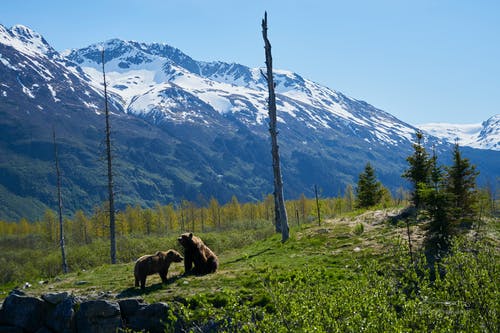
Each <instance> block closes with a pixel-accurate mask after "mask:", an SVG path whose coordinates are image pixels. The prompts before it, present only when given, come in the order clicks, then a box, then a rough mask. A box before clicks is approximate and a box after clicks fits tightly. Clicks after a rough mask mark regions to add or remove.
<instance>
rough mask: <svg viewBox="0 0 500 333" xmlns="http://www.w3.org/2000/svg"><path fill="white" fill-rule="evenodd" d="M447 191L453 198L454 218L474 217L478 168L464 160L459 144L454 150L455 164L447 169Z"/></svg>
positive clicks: (456, 144)
mask: <svg viewBox="0 0 500 333" xmlns="http://www.w3.org/2000/svg"><path fill="white" fill-rule="evenodd" d="M447 174H448V175H447V191H448V193H449V194H450V196H451V198H452V208H453V211H454V217H455V218H456V219H460V218H463V217H472V216H473V215H474V205H475V203H476V201H477V196H476V177H477V175H478V174H479V172H478V171H476V167H475V166H474V165H472V164H471V163H470V161H469V159H467V158H463V157H462V154H461V152H460V147H459V145H458V142H456V143H455V146H454V148H453V164H452V165H451V167H449V168H447Z"/></svg>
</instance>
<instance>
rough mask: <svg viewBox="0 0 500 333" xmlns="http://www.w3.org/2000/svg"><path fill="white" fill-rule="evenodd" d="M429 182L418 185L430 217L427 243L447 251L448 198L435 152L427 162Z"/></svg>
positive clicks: (448, 235)
mask: <svg viewBox="0 0 500 333" xmlns="http://www.w3.org/2000/svg"><path fill="white" fill-rule="evenodd" d="M429 163H430V164H429V165H430V170H429V174H430V178H429V180H430V182H429V183H428V184H424V183H420V184H419V188H418V190H417V191H418V196H419V198H420V199H421V200H422V202H423V203H425V207H426V209H427V212H428V214H429V217H430V223H429V229H428V234H427V241H428V243H429V244H432V245H433V246H437V248H438V249H443V250H444V249H447V248H448V245H449V237H450V236H451V233H452V228H451V227H452V225H451V223H452V218H451V216H450V215H451V214H450V196H449V193H448V192H447V190H446V182H445V180H446V178H445V175H444V172H443V168H442V167H441V166H440V165H438V163H437V155H436V151H434V153H433V156H432V158H431V159H430V160H429Z"/></svg>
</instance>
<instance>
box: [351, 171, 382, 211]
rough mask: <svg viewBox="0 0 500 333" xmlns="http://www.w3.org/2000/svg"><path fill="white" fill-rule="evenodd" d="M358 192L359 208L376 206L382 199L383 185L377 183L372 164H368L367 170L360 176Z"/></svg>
mask: <svg viewBox="0 0 500 333" xmlns="http://www.w3.org/2000/svg"><path fill="white" fill-rule="evenodd" d="M356 192H357V198H356V206H357V207H358V208H367V207H371V206H374V205H376V204H378V203H379V202H380V199H381V198H382V184H381V183H380V182H379V181H377V178H376V177H375V170H374V169H373V167H372V166H371V164H370V162H368V163H366V166H365V170H364V171H363V172H362V173H361V174H360V175H359V179H358V187H357V189H356Z"/></svg>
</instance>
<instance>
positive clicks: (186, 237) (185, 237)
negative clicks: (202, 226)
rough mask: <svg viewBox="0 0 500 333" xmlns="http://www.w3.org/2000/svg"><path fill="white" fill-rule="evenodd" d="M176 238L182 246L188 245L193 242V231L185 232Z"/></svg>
mask: <svg viewBox="0 0 500 333" xmlns="http://www.w3.org/2000/svg"><path fill="white" fill-rule="evenodd" d="M177 240H178V241H179V243H180V244H181V245H182V246H183V247H184V248H187V247H190V246H191V245H192V244H193V233H192V232H186V233H184V234H182V235H180V237H179V238H177Z"/></svg>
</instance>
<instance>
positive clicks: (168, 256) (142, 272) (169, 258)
mask: <svg viewBox="0 0 500 333" xmlns="http://www.w3.org/2000/svg"><path fill="white" fill-rule="evenodd" d="M183 259H184V258H183V257H182V256H181V255H180V253H179V252H177V251H175V250H168V251H167V252H163V251H158V252H156V254H148V255H144V256H142V257H140V258H139V259H137V261H136V262H135V267H134V276H135V286H136V287H138V286H139V282H140V283H141V289H142V290H144V288H145V286H146V277H147V276H148V275H153V274H156V273H158V274H159V275H160V277H161V281H162V282H163V283H166V282H167V273H168V268H169V267H170V264H171V263H172V262H181V261H182V260H183Z"/></svg>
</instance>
